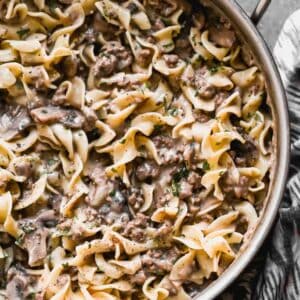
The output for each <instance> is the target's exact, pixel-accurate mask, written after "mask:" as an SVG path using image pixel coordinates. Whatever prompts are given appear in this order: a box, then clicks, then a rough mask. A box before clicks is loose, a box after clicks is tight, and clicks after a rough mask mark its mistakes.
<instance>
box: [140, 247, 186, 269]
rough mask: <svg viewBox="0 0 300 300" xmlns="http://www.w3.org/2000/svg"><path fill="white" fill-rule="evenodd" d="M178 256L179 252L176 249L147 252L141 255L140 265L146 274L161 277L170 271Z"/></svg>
mask: <svg viewBox="0 0 300 300" xmlns="http://www.w3.org/2000/svg"><path fill="white" fill-rule="evenodd" d="M179 256H180V251H179V250H178V249H177V248H176V247H173V248H171V249H162V250H160V249H155V250H149V251H147V253H146V254H143V255H142V265H143V268H144V270H145V271H146V273H150V274H157V275H163V274H164V273H166V272H170V271H171V270H172V268H173V266H174V263H175V262H176V261H177V259H178V258H179Z"/></svg>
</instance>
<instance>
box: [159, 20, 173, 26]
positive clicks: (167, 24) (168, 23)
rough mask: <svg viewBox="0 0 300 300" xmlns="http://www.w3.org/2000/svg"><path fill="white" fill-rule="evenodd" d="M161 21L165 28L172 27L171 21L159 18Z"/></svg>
mask: <svg viewBox="0 0 300 300" xmlns="http://www.w3.org/2000/svg"><path fill="white" fill-rule="evenodd" d="M161 20H162V21H163V23H164V24H165V26H172V25H173V23H172V20H170V19H167V18H161Z"/></svg>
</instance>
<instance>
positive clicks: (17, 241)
mask: <svg viewBox="0 0 300 300" xmlns="http://www.w3.org/2000/svg"><path fill="white" fill-rule="evenodd" d="M24 237H25V234H24V233H22V234H20V235H19V236H18V237H17V239H16V241H15V244H16V245H17V246H22V244H23V242H24Z"/></svg>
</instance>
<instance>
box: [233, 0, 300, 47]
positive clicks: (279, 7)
mask: <svg viewBox="0 0 300 300" xmlns="http://www.w3.org/2000/svg"><path fill="white" fill-rule="evenodd" d="M236 1H237V2H238V3H239V4H240V5H241V6H242V7H243V8H244V9H245V10H246V11H247V12H249V13H250V12H252V10H253V9H254V7H255V5H256V3H257V2H258V0H236ZM297 9H300V0H272V2H271V5H270V7H269V8H268V11H267V12H266V14H265V15H264V17H263V19H262V20H261V23H260V24H259V26H258V28H259V30H260V32H261V33H262V35H263V37H264V38H265V40H266V41H267V44H268V45H269V47H270V48H271V49H273V47H274V45H275V42H276V40H277V37H278V34H279V32H280V29H281V28H282V25H283V23H284V21H285V20H286V19H287V18H288V16H289V15H290V14H292V13H293V12H294V11H295V10H297ZM299 38H300V37H299Z"/></svg>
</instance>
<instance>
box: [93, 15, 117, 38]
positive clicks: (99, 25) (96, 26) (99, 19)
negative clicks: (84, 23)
mask: <svg viewBox="0 0 300 300" xmlns="http://www.w3.org/2000/svg"><path fill="white" fill-rule="evenodd" d="M92 24H93V30H94V32H97V33H104V34H106V35H113V34H115V33H116V32H117V31H118V27H116V26H114V25H112V24H109V23H108V22H106V20H105V19H104V18H103V16H102V15H101V14H100V13H99V12H96V13H95V14H94V17H93V22H92Z"/></svg>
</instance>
